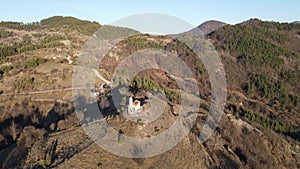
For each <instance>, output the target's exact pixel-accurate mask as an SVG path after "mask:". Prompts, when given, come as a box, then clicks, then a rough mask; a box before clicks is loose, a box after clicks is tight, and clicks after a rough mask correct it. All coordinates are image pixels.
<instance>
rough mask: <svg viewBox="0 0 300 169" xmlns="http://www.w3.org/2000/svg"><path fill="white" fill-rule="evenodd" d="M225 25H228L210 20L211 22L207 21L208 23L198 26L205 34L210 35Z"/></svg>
mask: <svg viewBox="0 0 300 169" xmlns="http://www.w3.org/2000/svg"><path fill="white" fill-rule="evenodd" d="M225 25H226V23H224V22H220V21H215V20H210V21H206V22H204V23H202V24H201V25H199V26H198V28H199V29H200V30H201V31H202V32H203V33H204V34H209V33H211V32H213V31H215V30H217V29H219V28H221V27H223V26H225Z"/></svg>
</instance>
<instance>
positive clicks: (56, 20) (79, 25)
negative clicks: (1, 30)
mask: <svg viewBox="0 0 300 169" xmlns="http://www.w3.org/2000/svg"><path fill="white" fill-rule="evenodd" d="M100 26H101V25H100V24H99V23H98V22H91V21H86V20H80V19H77V18H74V17H63V16H53V17H50V18H47V19H43V20H41V21H40V22H32V23H23V22H0V27H5V28H9V29H17V30H27V31H30V30H38V29H43V28H53V27H63V28H69V29H71V30H77V31H78V32H80V33H82V34H85V35H92V34H93V33H94V32H96V31H97V30H98V29H99V28H100Z"/></svg>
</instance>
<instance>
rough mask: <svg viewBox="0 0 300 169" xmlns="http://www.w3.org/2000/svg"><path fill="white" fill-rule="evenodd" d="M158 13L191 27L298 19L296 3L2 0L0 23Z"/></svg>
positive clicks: (105, 20) (275, 0) (107, 18)
mask: <svg viewBox="0 0 300 169" xmlns="http://www.w3.org/2000/svg"><path fill="white" fill-rule="evenodd" d="M141 13H162V14H168V15H172V16H175V17H178V18H181V19H183V20H185V21H187V22H188V23H191V24H192V25H195V26H197V25H199V24H201V23H203V22H205V21H207V20H219V21H223V22H226V23H228V24H236V23H240V22H243V21H246V20H248V19H250V18H259V19H261V20H268V21H279V22H293V21H296V20H300V1H299V0H285V1H280V0H248V1H241V0H235V1H234V0H205V1H203V0H182V1H178V0H105V1H104V0H97V1H96V0H95V1H92V0H80V1H79V0H5V1H2V2H1V6H0V21H19V22H34V21H39V20H41V19H45V18H48V17H51V16H56V15H61V16H73V17H77V18H80V19H85V20H90V21H97V22H99V23H100V24H110V23H112V22H114V21H116V20H118V19H121V18H123V17H126V16H130V15H134V14H141Z"/></svg>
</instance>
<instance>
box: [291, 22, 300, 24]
mask: <svg viewBox="0 0 300 169" xmlns="http://www.w3.org/2000/svg"><path fill="white" fill-rule="evenodd" d="M292 24H300V21H294V22H292Z"/></svg>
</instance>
